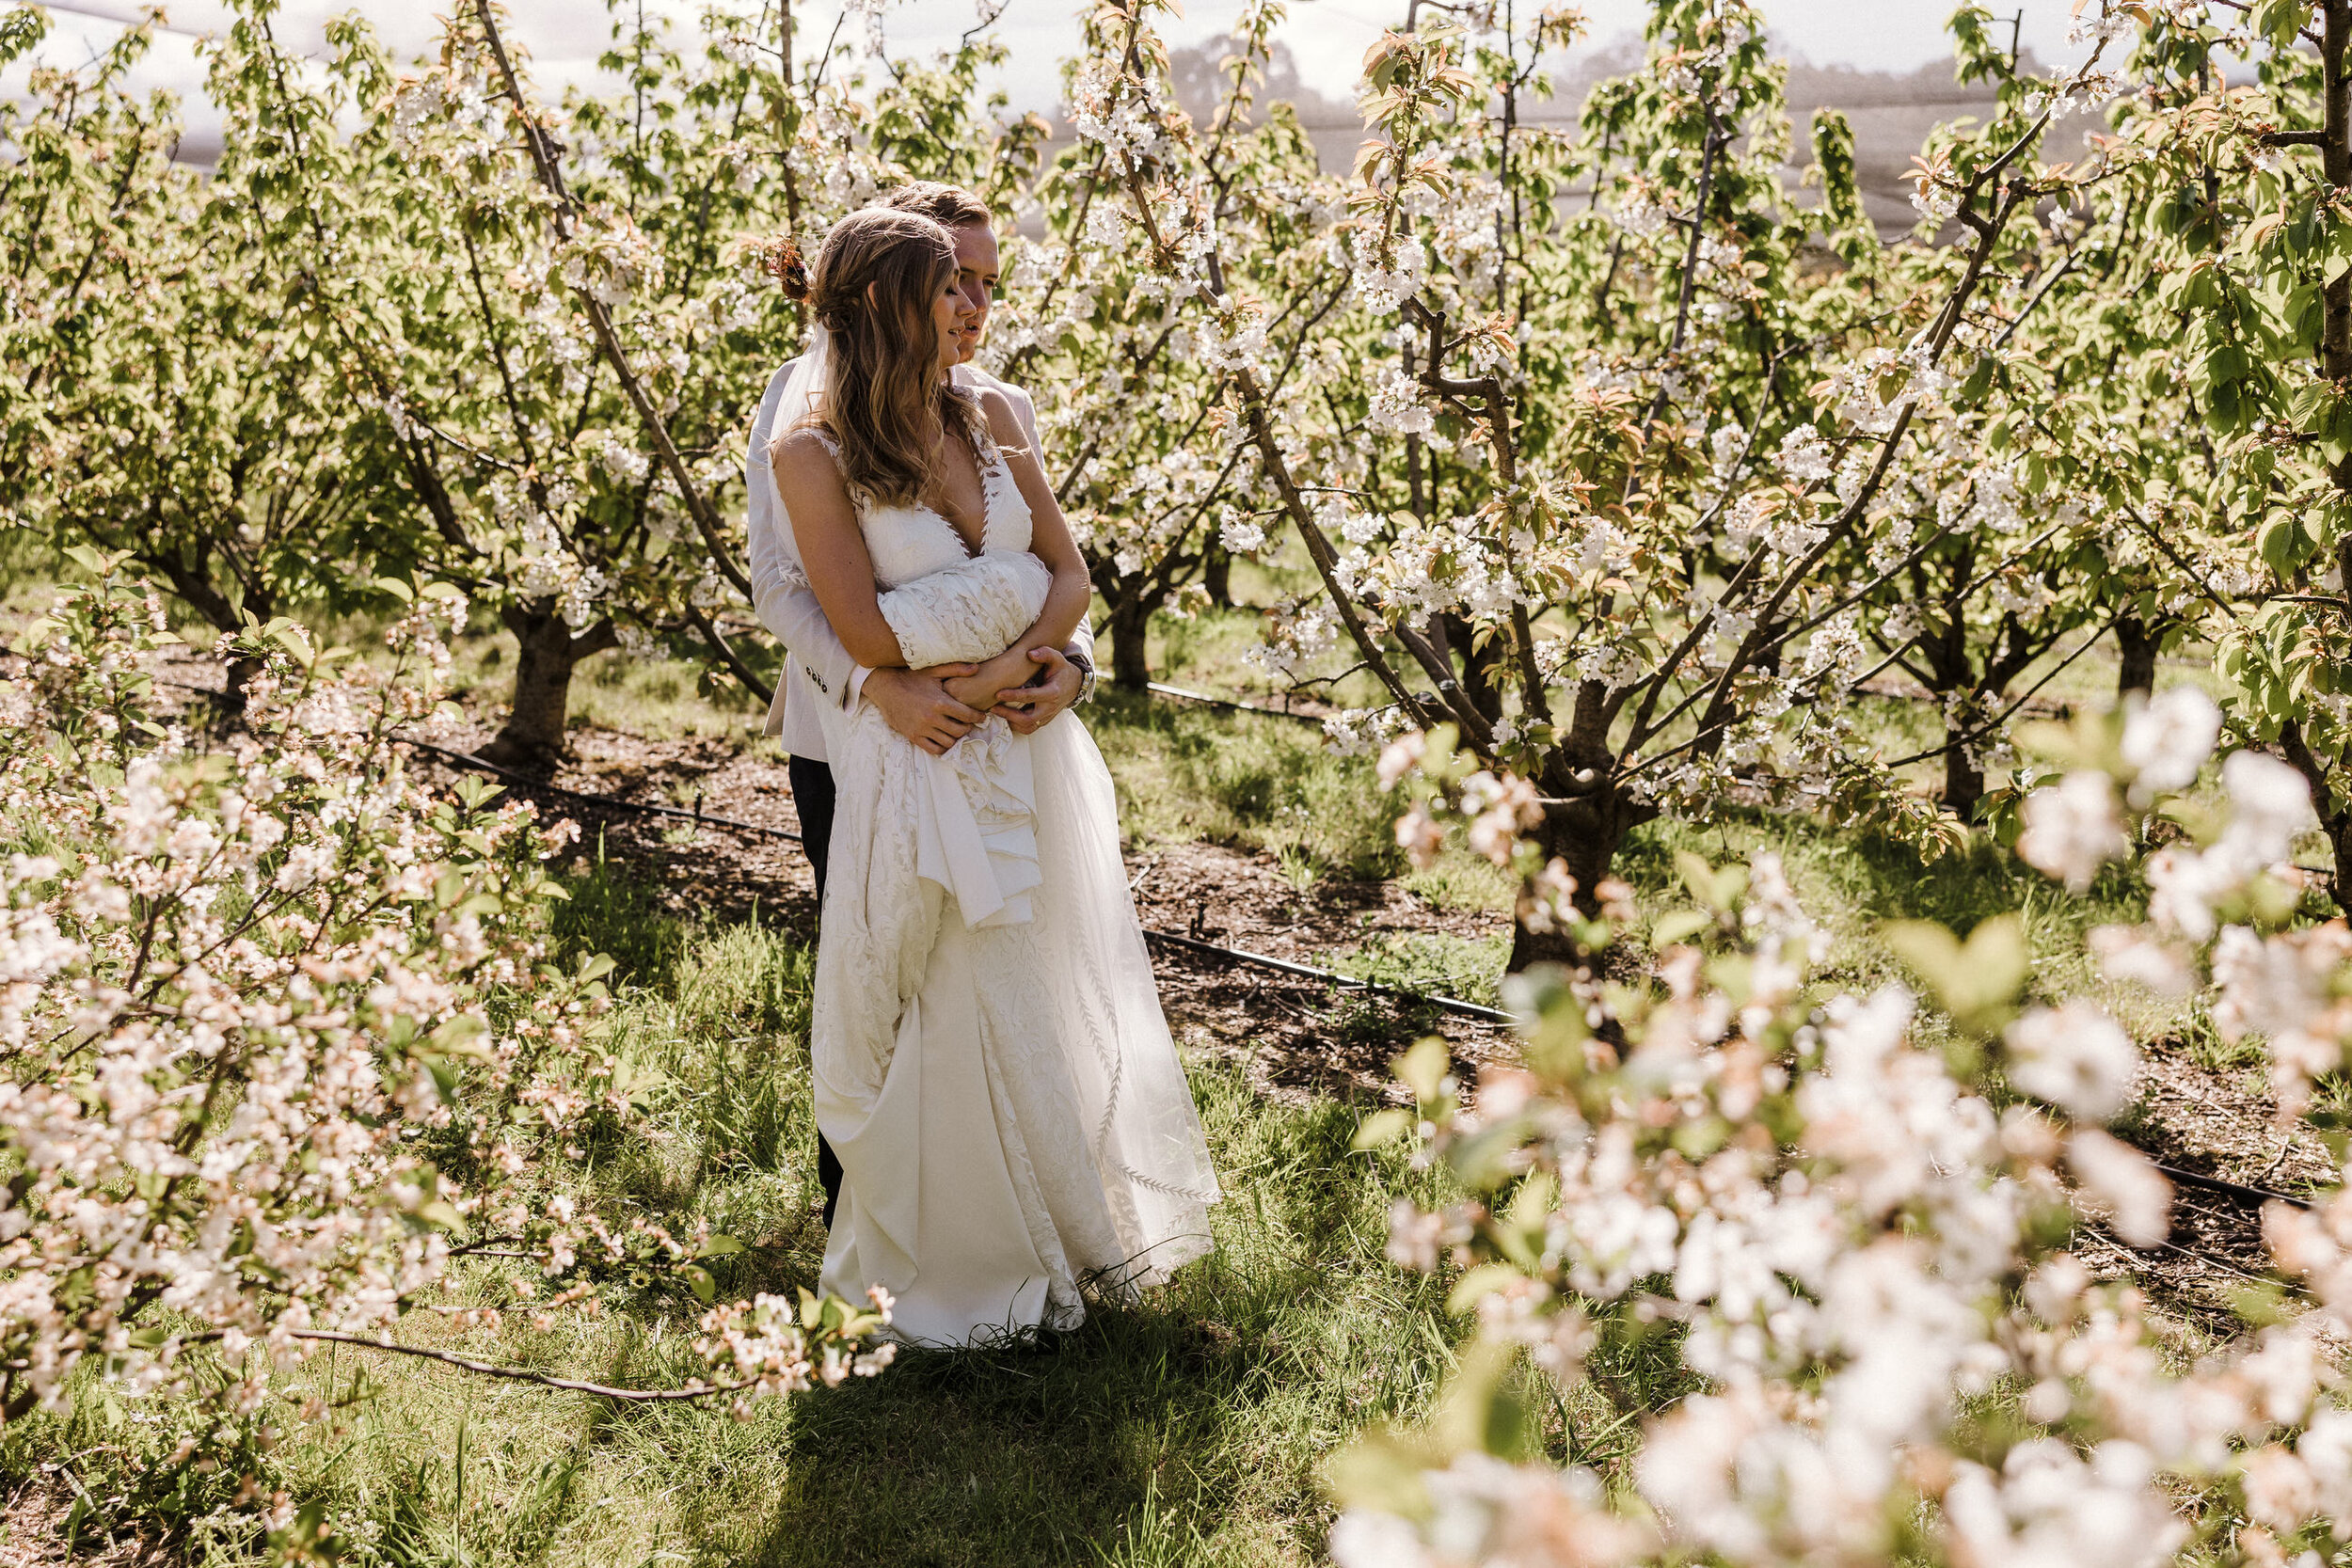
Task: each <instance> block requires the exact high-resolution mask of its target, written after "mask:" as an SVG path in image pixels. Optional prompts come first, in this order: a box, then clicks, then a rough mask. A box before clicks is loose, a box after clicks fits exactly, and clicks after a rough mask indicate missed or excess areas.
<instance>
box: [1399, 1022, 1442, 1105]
mask: <svg viewBox="0 0 2352 1568" xmlns="http://www.w3.org/2000/svg"><path fill="white" fill-rule="evenodd" d="M1391 1066H1392V1067H1393V1069H1394V1070H1395V1072H1396V1076H1397V1081H1398V1082H1399V1083H1401V1084H1403V1085H1405V1086H1406V1088H1408V1089H1411V1090H1412V1091H1413V1098H1414V1099H1415V1100H1417V1101H1421V1102H1422V1104H1424V1105H1426V1104H1427V1103H1429V1101H1433V1100H1435V1099H1437V1098H1438V1085H1439V1084H1440V1083H1442V1082H1443V1081H1444V1079H1445V1075H1446V1074H1447V1073H1448V1072H1449V1071H1451V1070H1452V1069H1453V1067H1454V1052H1453V1050H1452V1048H1451V1047H1449V1046H1448V1045H1447V1044H1446V1043H1445V1041H1444V1040H1442V1039H1439V1038H1438V1037H1437V1036H1435V1035H1423V1036H1422V1037H1421V1038H1419V1039H1417V1040H1415V1041H1414V1042H1413V1045H1412V1049H1411V1050H1409V1051H1407V1052H1406V1053H1405V1054H1404V1055H1402V1056H1399V1057H1398V1058H1397V1059H1396V1060H1395V1062H1394V1063H1393V1064H1391Z"/></svg>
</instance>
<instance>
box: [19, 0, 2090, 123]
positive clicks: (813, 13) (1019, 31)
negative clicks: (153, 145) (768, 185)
mask: <svg viewBox="0 0 2352 1568" xmlns="http://www.w3.org/2000/svg"><path fill="white" fill-rule="evenodd" d="M455 3H456V0H440V4H439V5H438V6H436V5H431V4H420V3H418V0H358V4H356V5H354V4H351V3H350V0H335V3H332V4H329V3H326V0H285V5H284V8H283V10H282V11H281V12H280V15H279V19H278V37H279V39H280V40H282V41H284V42H286V43H287V44H289V45H291V46H294V47H297V48H302V49H306V50H307V49H320V48H323V47H324V40H323V34H322V31H321V29H322V25H323V24H324V22H325V20H326V17H327V16H329V15H330V14H340V13H342V12H344V11H347V10H354V9H356V10H358V11H359V12H361V13H362V14H363V15H365V16H367V17H368V18H369V20H370V21H372V22H373V24H375V26H376V29H377V31H378V32H379V33H381V34H382V35H383V36H384V37H385V38H386V39H387V40H389V42H391V44H392V45H393V46H394V47H395V49H397V50H399V51H401V52H402V53H404V54H410V55H414V54H419V53H422V52H424V51H425V50H427V49H428V48H429V47H430V45H431V44H432V41H433V40H434V38H435V36H436V32H437V24H436V23H435V21H434V14H435V12H436V11H437V10H441V9H446V8H448V7H449V6H451V5H453V4H455ZM628 3H629V4H632V5H633V4H634V3H635V0H628ZM1540 3H1541V0H1526V5H1527V8H1529V9H1530V10H1533V9H1534V8H1536V7H1537V6H1538V5H1539V4H1540ZM1953 3H1954V0H1764V3H1763V7H1762V9H1763V11H1764V14H1765V16H1766V18H1767V19H1768V21H1769V23H1770V25H1771V27H1772V33H1773V35H1774V38H1775V40H1777V42H1778V43H1779V44H1780V46H1781V47H1782V48H1784V49H1785V50H1786V51H1787V52H1788V53H1789V54H1791V55H1800V56H1803V57H1804V58H1805V59H1807V60H1809V61H1811V62H1812V63H1813V64H1815V65H1823V66H1828V65H1849V66H1854V67H1857V68H1860V69H1863V70H1883V71H1908V70H1910V69H1912V68H1914V67H1915V66H1919V65H1922V64H1925V63H1927V62H1929V61H1931V60H1934V59H1938V58H1941V57H1942V56H1944V55H1946V54H1947V53H1948V50H1947V47H1946V43H1945V39H1944V19H1945V18H1946V17H1947V15H1949V14H1950V12H1951V9H1952V6H1953ZM644 4H645V8H646V10H647V11H648V12H649V13H651V12H656V11H663V12H667V13H669V14H671V15H673V16H675V17H676V18H677V19H678V20H679V21H680V23H681V24H690V23H689V19H690V18H691V17H692V16H693V15H694V14H696V12H697V11H698V10H699V7H698V6H692V5H689V4H686V3H684V0H644ZM506 7H507V10H508V12H509V15H510V16H511V18H512V22H511V25H510V28H509V32H510V36H512V37H518V38H520V39H521V40H524V41H525V42H526V43H527V44H528V45H529V48H530V51H531V54H532V58H533V60H534V61H535V71H534V74H535V75H536V77H537V79H538V82H539V85H540V87H542V89H543V90H547V91H548V92H549V93H553V92H554V91H555V90H557V89H559V88H560V87H562V86H563V85H564V84H565V83H567V82H570V81H576V80H581V79H584V78H586V77H589V76H592V75H594V74H595V61H596V55H597V54H598V53H599V52H600V51H601V50H602V49H603V48H604V47H605V45H606V42H607V40H608V37H609V34H608V32H607V27H608V22H607V19H606V16H605V14H604V11H603V8H602V7H601V6H599V5H597V4H596V3H595V0H506ZM1992 7H1993V8H1994V9H1995V10H1996V11H2000V12H2002V13H2003V14H2004V16H2006V15H2007V14H2008V13H2009V12H2010V11H2015V10H2018V9H2020V8H2022V11H2023V41H2024V42H2025V44H2026V46H2027V47H2028V48H2031V49H2032V50H2034V51H2035V52H2036V53H2037V54H2039V55H2041V56H2042V59H2044V60H2059V59H2071V58H2072V57H2074V55H2076V54H2077V53H2079V51H2076V50H2073V49H2069V48H2068V47H2067V46H2066V42H2065V36H2066V26H2067V19H2068V12H2069V10H2070V4H2069V0H1992ZM46 8H47V9H48V10H49V11H50V12H51V15H52V18H53V28H52V32H51V36H50V39H49V40H48V42H47V43H45V44H44V45H43V52H44V54H45V55H46V56H47V58H48V59H49V60H50V62H51V63H53V64H58V65H66V64H71V63H74V62H76V61H79V60H81V59H85V58H87V50H88V49H89V48H90V47H91V46H92V45H93V44H95V43H99V42H103V40H107V39H109V38H112V37H113V36H115V35H116V34H117V33H119V28H120V23H121V22H122V21H124V20H128V19H131V18H134V17H135V16H136V15H137V12H138V8H137V7H136V6H135V5H134V4H132V3H130V0H54V3H51V4H48V5H47V7H46ZM838 8H839V6H838V0H805V8H804V9H803V25H802V29H801V33H800V37H801V39H802V40H803V47H804V48H808V47H813V40H815V39H818V38H821V37H822V36H823V29H825V28H826V27H828V26H830V24H831V23H832V21H833V19H834V15H835V14H836V13H837V11H838ZM1581 8H1582V9H1583V11H1584V13H1585V16H1586V18H1587V20H1588V23H1589V24H1590V26H1589V32H1588V34H1587V38H1588V40H1590V41H1591V42H1592V43H1595V44H1606V43H1609V42H1612V41H1614V40H1618V39H1621V38H1623V37H1625V36H1627V35H1628V34H1638V32H1639V30H1640V27H1641V25H1642V22H1643V19H1644V17H1645V15H1646V14H1647V11H1648V7H1647V6H1646V5H1645V4H1644V0H1582V5H1581ZM1079 10H1080V0H1008V3H1007V4H1006V6H1005V9H1004V12H1003V14H1002V15H1001V16H1000V17H999V18H998V20H997V23H996V27H995V31H996V34H997V36H998V37H999V38H1000V39H1001V40H1003V41H1004V43H1005V44H1006V45H1007V47H1008V49H1009V52H1010V55H1011V58H1010V60H1009V63H1008V65H1007V66H1006V68H1005V69H1004V70H1003V71H1000V72H999V73H998V79H997V81H996V82H995V83H993V85H994V86H1000V87H1003V88H1004V90H1005V91H1006V92H1007V93H1008V95H1009V97H1010V98H1011V100H1012V106H1013V107H1014V108H1015V109H1016V110H1022V109H1037V110H1041V111H1047V112H1050V111H1051V110H1052V108H1053V107H1054V105H1055V103H1056V102H1057V98H1058V96H1059V86H1060V77H1059V72H1058V65H1059V62H1060V61H1061V60H1062V59H1063V58H1064V57H1065V56H1066V55H1069V54H1070V53H1072V52H1073V49H1074V47H1075V43H1076V37H1077V17H1078V15H1079ZM1241 10H1242V0H1191V3H1190V4H1188V5H1187V6H1186V7H1185V15H1184V19H1183V20H1182V21H1181V22H1176V23H1172V24H1169V25H1168V27H1167V28H1166V31H1167V34H1168V40H1169V42H1170V43H1172V44H1176V45H1180V46H1181V45H1183V44H1185V43H1190V42H1196V41H1198V40H1201V39H1204V38H1208V37H1212V36H1215V35H1216V34H1218V33H1221V32H1224V31H1226V30H1228V29H1229V28H1230V27H1231V26H1232V24H1233V22H1234V20H1235V19H1236V18H1237V17H1238V16H1239V15H1240V14H1241ZM1403 12H1404V6H1403V0H1393V3H1391V0H1292V3H1291V6H1290V13H1289V17H1288V20H1287V21H1286V22H1285V23H1284V24H1283V25H1282V28H1281V34H1280V36H1281V37H1282V39H1283V40H1285V41H1286V42H1287V43H1288V44H1289V45H1290V48H1291V52H1292V54H1293V55H1294V56H1295V58H1296V60H1297V63H1298V69H1299V73H1300V75H1301V77H1302V78H1303V79H1304V80H1305V82H1306V83H1307V85H1308V86H1309V87H1313V88H1314V89H1316V90H1317V91H1319V92H1322V93H1324V94H1326V95H1327V96H1329V97H1332V98H1335V99H1341V100H1344V99H1346V98H1347V97H1349V96H1351V94H1352V90H1353V87H1354V85H1355V81H1356V74H1357V69H1358V65H1359V62H1360V61H1361V59H1362V57H1363V54H1364V51H1365V49H1366V48H1367V47H1369V46H1370V45H1371V43H1372V42H1373V41H1374V40H1375V39H1377V38H1378V37H1379V35H1380V32H1381V29H1382V26H1383V25H1384V24H1393V23H1395V22H1397V21H1399V20H1401V19H1402V17H1403ZM226 17H227V10H226V8H225V7H223V6H222V5H220V4H219V3H218V0H182V3H179V4H171V5H168V6H167V21H168V23H169V24H170V26H171V27H172V28H174V29H176V30H180V31H175V32H174V33H172V34H168V35H166V36H164V37H162V38H160V39H159V40H158V41H157V44H156V47H155V49H154V52H153V53H152V54H151V55H150V56H149V59H148V62H147V63H146V65H145V66H144V67H143V71H144V80H145V82H147V83H150V84H152V85H154V86H159V87H170V88H172V89H174V90H176V91H178V92H180V93H181V94H182V95H183V100H184V101H185V103H186V110H187V118H188V120H189V122H190V128H191V130H192V131H197V130H199V127H200V126H201V125H202V122H203V121H204V120H205V119H207V118H209V117H208V116H207V115H206V114H205V113H204V110H203V107H202V105H201V103H200V99H201V96H202V83H203V71H202V67H201V65H200V63H199V60H198V58H197V56H196V52H195V45H194V41H193V40H192V39H191V38H190V37H189V36H188V35H189V34H194V33H201V32H203V31H206V30H208V29H216V28H218V27H220V26H222V25H223V24H224V23H225V20H226ZM974 18H975V12H974V6H973V0H896V3H895V4H889V5H888V6H887V8H886V9H885V11H884V13H883V28H884V32H885V35H886V37H887V39H888V40H889V45H890V49H891V52H892V53H893V54H894V55H899V56H901V57H904V56H906V55H927V54H930V53H932V52H934V51H937V50H939V49H941V48H943V47H946V46H948V45H951V44H953V42H954V41H955V40H956V38H957V37H958V36H959V35H961V33H962V32H963V31H964V30H965V29H966V28H968V27H970V26H971V25H972V24H973V21H974ZM110 19H111V20H110ZM23 69H24V68H23V65H22V64H20V65H19V66H18V67H16V68H14V69H13V70H12V71H10V72H8V77H6V78H0V90H8V89H11V88H14V87H20V86H21V84H22V76H21V71H23Z"/></svg>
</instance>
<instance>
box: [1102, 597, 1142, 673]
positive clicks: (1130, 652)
mask: <svg viewBox="0 0 2352 1568" xmlns="http://www.w3.org/2000/svg"><path fill="white" fill-rule="evenodd" d="M1151 630H1152V601H1151V600H1150V599H1149V598H1147V597H1145V596H1144V595H1143V594H1136V593H1130V594H1127V595H1126V596H1125V597H1123V598H1121V599H1120V600H1119V602H1118V603H1116V604H1114V605H1112V606H1111V679H1112V680H1113V681H1114V682H1116V683H1117V684H1118V685H1119V686H1120V687H1121V688H1122V689H1126V690H1129V691H1140V690H1142V689H1144V688H1145V687H1146V686H1149V685H1150V684H1151V683H1152V666H1151V662H1150V658H1149V651H1148V649H1147V648H1146V647H1145V645H1144V639H1145V638H1146V637H1147V636H1148V635H1149V634H1150V632H1151Z"/></svg>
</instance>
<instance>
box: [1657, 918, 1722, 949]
mask: <svg viewBox="0 0 2352 1568" xmlns="http://www.w3.org/2000/svg"><path fill="white" fill-rule="evenodd" d="M1714 924H1715V917H1714V916H1712V915H1710V914H1708V913H1705V912H1704V911H1699V910H1676V911H1672V912H1671V913H1667V914H1661V915H1660V916H1659V917H1658V920H1657V922H1656V923H1655V924H1654V925H1652V926H1651V927H1650V929H1649V944H1650V946H1651V948H1652V949H1654V950H1658V951H1663V950H1664V949H1666V948H1669V947H1672V946H1673V945H1674V944H1675V943H1676V942H1683V941H1686V940H1688V939H1689V938H1691V937H1694V936H1696V935H1698V934H1699V933H1700V932H1701V931H1704V930H1706V929H1707V928H1708V927H1709V926H1712V925H1714Z"/></svg>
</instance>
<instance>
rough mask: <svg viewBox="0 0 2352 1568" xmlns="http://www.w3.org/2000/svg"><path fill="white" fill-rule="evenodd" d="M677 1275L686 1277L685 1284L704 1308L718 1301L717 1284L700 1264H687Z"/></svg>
mask: <svg viewBox="0 0 2352 1568" xmlns="http://www.w3.org/2000/svg"><path fill="white" fill-rule="evenodd" d="M678 1273H680V1274H682V1275H685V1276H686V1283H687V1284H688V1285H689V1286H691V1288H692V1290H693V1291H694V1296H695V1299H697V1300H698V1301H700V1302H701V1303H702V1304H703V1305H704V1306H705V1307H707V1306H709V1305H710V1304H711V1303H712V1302H714V1301H716V1300H718V1299H719V1282H718V1281H717V1280H716V1279H713V1278H712V1277H711V1276H710V1271H709V1270H708V1269H706V1268H704V1267H703V1266H702V1265H701V1264H700V1263H689V1264H687V1265H686V1266H685V1267H684V1268H682V1269H680V1270H679V1271H678Z"/></svg>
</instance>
